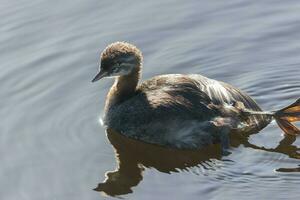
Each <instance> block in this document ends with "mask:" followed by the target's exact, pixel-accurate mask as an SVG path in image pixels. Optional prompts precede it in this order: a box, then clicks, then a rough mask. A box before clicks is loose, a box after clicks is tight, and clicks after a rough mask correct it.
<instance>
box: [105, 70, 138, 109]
mask: <svg viewBox="0 0 300 200" xmlns="http://www.w3.org/2000/svg"><path fill="white" fill-rule="evenodd" d="M140 78H141V67H138V68H137V69H135V70H133V71H132V72H131V73H130V74H128V75H124V76H120V77H117V78H116V79H115V83H114V84H113V86H112V87H111V88H110V90H109V93H108V95H107V97H106V103H105V110H106V111H107V110H109V109H110V108H111V107H112V106H114V105H117V104H120V103H122V102H124V101H126V100H127V99H129V98H131V97H132V96H134V94H135V92H136V89H137V86H138V82H139V80H140Z"/></svg>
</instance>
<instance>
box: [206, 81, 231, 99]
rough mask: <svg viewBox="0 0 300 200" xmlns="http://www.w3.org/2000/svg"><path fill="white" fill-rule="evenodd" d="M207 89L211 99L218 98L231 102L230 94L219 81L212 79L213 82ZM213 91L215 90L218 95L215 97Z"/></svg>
mask: <svg viewBox="0 0 300 200" xmlns="http://www.w3.org/2000/svg"><path fill="white" fill-rule="evenodd" d="M206 91H207V93H208V95H209V97H210V98H211V99H214V98H216V99H220V100H222V101H224V102H226V103H230V99H231V98H230V94H229V93H228V92H227V90H226V88H224V87H223V86H222V85H221V84H220V83H219V82H218V81H214V80H211V82H210V83H208V84H207V85H206ZM211 91H213V92H214V93H215V94H216V95H217V96H216V97H213V96H212V95H211Z"/></svg>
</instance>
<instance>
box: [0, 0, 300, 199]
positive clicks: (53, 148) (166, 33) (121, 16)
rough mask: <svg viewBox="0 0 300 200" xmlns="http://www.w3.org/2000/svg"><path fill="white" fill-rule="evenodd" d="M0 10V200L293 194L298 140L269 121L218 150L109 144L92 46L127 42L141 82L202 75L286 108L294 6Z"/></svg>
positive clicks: (295, 38)
mask: <svg viewBox="0 0 300 200" xmlns="http://www.w3.org/2000/svg"><path fill="white" fill-rule="evenodd" d="M0 11H1V12H0V16H1V17H0V27H1V28H0V30H1V34H0V44H1V45H0V59H1V65H0V70H1V73H0V83H1V86H0V87H1V90H0V99H1V107H0V117H1V124H0V127H1V129H0V130H1V132H0V158H1V165H0V199H3V200H15V199H18V200H57V199H63V200H67V199H72V200H76V199H78V200H79V199H95V200H96V199H103V198H108V199H110V198H113V197H105V196H103V194H102V193H99V192H98V191H105V192H106V193H108V194H110V195H116V194H123V195H121V197H122V198H125V199H199V198H201V199H236V198H239V199H254V198H257V199H271V198H272V199H284V198H286V199H298V198H299V196H300V190H299V188H300V186H299V185H300V173H299V172H300V158H299V157H300V150H299V148H300V139H299V138H293V137H284V136H283V135H282V132H281V131H280V130H279V128H278V127H277V125H276V124H274V123H272V124H271V125H269V126H268V127H267V128H266V129H264V130H263V131H261V132H260V133H258V134H256V135H253V136H251V137H250V138H249V140H241V141H237V142H235V143H234V145H233V147H232V148H231V149H230V151H231V155H229V156H225V157H221V156H220V155H219V153H218V151H217V149H218V147H216V148H213V149H206V150H203V151H200V152H186V151H177V150H168V149H164V148H160V147H155V146H151V145H145V144H142V143H139V142H136V141H132V140H128V139H126V138H123V137H120V135H118V134H116V133H113V132H110V133H109V134H108V136H109V138H110V140H111V143H112V144H113V145H114V146H115V148H116V150H114V148H113V146H112V144H111V143H110V142H109V140H108V138H107V135H106V133H105V130H104V128H103V127H102V126H101V125H100V123H99V116H100V115H101V113H102V109H103V105H104V98H105V94H106V93H107V91H108V89H109V87H110V85H111V84H112V80H111V79H107V80H104V81H101V82H99V83H97V84H91V83H90V80H91V78H92V77H93V75H94V73H95V72H96V70H97V62H98V54H99V53H100V52H101V50H102V49H103V48H104V47H105V46H106V45H107V44H109V43H111V42H113V41H116V40H126V41H130V42H132V43H134V44H136V45H137V46H138V47H139V48H140V49H141V50H142V51H143V53H144V57H145V59H144V61H145V63H144V75H143V77H144V79H146V78H149V77H152V76H154V75H157V74H164V73H201V74H203V75H205V76H208V77H211V78H214V79H218V80H222V81H226V82H229V83H231V84H233V85H235V86H237V87H239V88H241V89H243V90H245V91H246V92H248V93H249V94H250V95H251V96H252V97H254V98H255V99H256V100H257V102H258V103H259V104H260V105H261V106H262V108H264V109H266V110H270V109H271V110H274V109H278V108H280V107H283V106H286V105H287V104H289V103H291V102H292V101H294V100H295V99H296V98H298V97H300V42H299V41H300V34H299V32H300V12H299V11H300V2H299V1H297V0H293V1H292V0H287V1H275V0H272V1H271V0H269V1H242V0H233V1H204V0H203V1H198V0H194V1H163V2H162V1H148V2H146V1H115V2H114V3H112V1H104V0H103V1H100V0H98V1H96V0H86V1H79V0H72V1H71V0H65V1H58V0H53V1H45V0H35V1H25V0H19V1H17V0H13V1H10V0H4V1H3V0H2V2H1V5H0ZM116 155H118V156H117V157H118V159H116ZM118 163H119V164H118ZM119 165H120V166H119ZM110 171H111V172H110ZM114 171H115V172H114ZM105 174H106V175H105ZM105 179H106V180H105ZM94 188H96V190H98V191H95V190H93V189H94Z"/></svg>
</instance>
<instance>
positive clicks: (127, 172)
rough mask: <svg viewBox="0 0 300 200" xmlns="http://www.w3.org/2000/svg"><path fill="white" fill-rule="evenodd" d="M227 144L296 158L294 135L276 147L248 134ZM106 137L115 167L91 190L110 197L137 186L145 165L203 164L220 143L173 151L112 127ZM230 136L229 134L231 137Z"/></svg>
mask: <svg viewBox="0 0 300 200" xmlns="http://www.w3.org/2000/svg"><path fill="white" fill-rule="evenodd" d="M232 135H234V138H231V146H232V147H238V146H239V145H244V146H245V147H249V148H253V149H259V150H263V151H268V152H277V153H283V154H286V155H288V156H289V157H291V158H297V159H300V153H299V152H297V151H299V150H300V148H297V147H296V146H294V145H292V144H293V142H294V141H295V140H296V137H295V136H285V137H284V138H283V140H282V141H281V142H280V143H279V145H278V146H277V147H276V148H270V149H267V148H264V147H258V146H255V145H253V144H251V143H249V141H248V136H242V134H232ZM107 136H108V139H109V141H110V142H111V144H112V145H113V147H114V148H115V154H116V159H117V163H118V165H117V169H116V170H115V171H110V172H107V173H106V175H105V176H106V179H105V180H104V182H103V183H100V184H99V185H98V186H97V188H95V189H94V190H96V191H99V192H104V193H105V194H107V195H110V196H116V195H122V194H128V193H131V192H132V190H131V188H132V187H134V186H136V185H138V184H139V182H140V181H141V180H142V179H143V175H142V173H143V171H144V169H145V168H150V167H151V168H155V169H157V170H158V171H161V172H164V173H170V172H178V171H180V170H184V169H188V168H190V167H194V166H199V165H202V166H205V163H207V162H209V160H211V159H221V158H222V154H221V152H222V150H221V146H220V145H217V144H216V145H211V146H209V147H207V148H204V149H201V150H177V149H168V148H164V147H161V146H157V145H152V144H146V143H143V142H140V141H137V140H133V139H130V138H127V137H125V136H123V135H121V134H119V133H118V132H115V131H114V130H112V129H107ZM231 137H233V136H231ZM278 171H282V172H290V171H291V172H295V171H296V172H299V171H300V170H299V168H295V169H286V168H282V169H278Z"/></svg>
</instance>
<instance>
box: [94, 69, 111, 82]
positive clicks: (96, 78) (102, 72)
mask: <svg viewBox="0 0 300 200" xmlns="http://www.w3.org/2000/svg"><path fill="white" fill-rule="evenodd" d="M107 74H108V73H107V72H106V71H104V70H100V72H98V74H97V75H96V76H95V78H94V79H93V80H92V82H96V81H98V80H100V79H101V78H103V77H106V76H107Z"/></svg>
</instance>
